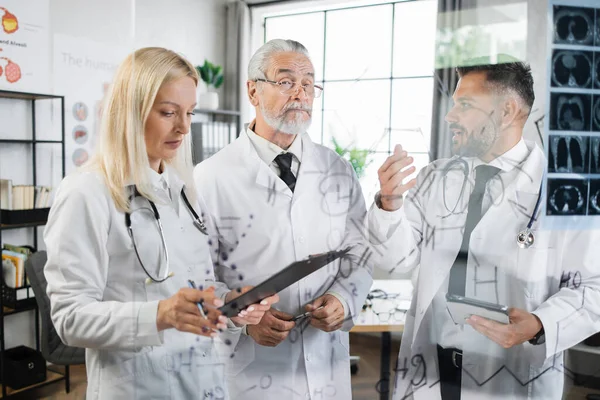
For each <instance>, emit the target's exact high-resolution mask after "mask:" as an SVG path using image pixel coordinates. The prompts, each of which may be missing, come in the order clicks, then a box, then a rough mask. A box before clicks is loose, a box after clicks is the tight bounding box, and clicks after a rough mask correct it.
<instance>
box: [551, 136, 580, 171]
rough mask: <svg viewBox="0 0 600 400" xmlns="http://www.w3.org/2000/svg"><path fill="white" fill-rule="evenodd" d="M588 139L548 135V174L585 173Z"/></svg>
mask: <svg viewBox="0 0 600 400" xmlns="http://www.w3.org/2000/svg"><path fill="white" fill-rule="evenodd" d="M588 160H589V138H588V137H585V136H557V135H550V151H549V154H548V172H560V173H579V174H580V173H587V172H588V171H589V166H588Z"/></svg>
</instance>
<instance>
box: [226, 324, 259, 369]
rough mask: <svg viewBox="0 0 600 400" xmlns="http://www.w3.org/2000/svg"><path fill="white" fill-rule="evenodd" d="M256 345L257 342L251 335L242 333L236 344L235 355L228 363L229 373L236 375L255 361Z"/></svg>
mask: <svg viewBox="0 0 600 400" xmlns="http://www.w3.org/2000/svg"><path fill="white" fill-rule="evenodd" d="M254 346H256V343H255V342H254V339H252V337H250V336H249V335H243V334H242V335H241V336H240V340H239V341H238V342H237V345H236V346H235V350H234V351H233V356H230V358H229V362H228V363H227V375H229V376H236V375H238V374H239V373H240V372H242V371H243V370H244V369H245V368H246V367H247V366H248V365H250V363H251V362H253V361H254Z"/></svg>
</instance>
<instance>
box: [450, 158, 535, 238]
mask: <svg viewBox="0 0 600 400" xmlns="http://www.w3.org/2000/svg"><path fill="white" fill-rule="evenodd" d="M456 164H459V166H460V167H459V168H460V170H462V172H463V174H464V179H463V183H462V187H461V189H460V194H459V198H461V197H462V195H463V192H464V190H465V186H466V183H467V176H468V174H469V164H468V163H467V161H465V160H464V159H462V158H457V159H456V160H454V161H452V162H450V163H449V164H448V165H447V166H446V167H445V168H444V170H443V172H442V174H443V177H444V178H443V179H444V190H443V201H444V207H445V208H446V210H447V211H448V212H450V215H452V214H454V213H455V212H456V208H457V206H458V203H457V204H456V205H455V206H454V208H453V209H452V210H450V208H449V207H448V205H447V203H446V190H445V185H446V176H447V174H448V172H449V171H450V169H452V168H454V167H455V165H456ZM543 181H544V179H543V178H542V182H543ZM541 202H542V184H540V192H539V194H538V198H537V201H536V203H535V208H534V209H533V214H532V215H531V217H530V218H529V222H528V223H527V226H526V227H525V229H522V230H521V231H519V233H518V234H517V246H519V247H520V248H522V249H528V248H530V247H531V246H532V245H533V243H534V242H535V236H534V235H533V230H532V229H531V228H532V227H533V223H534V222H535V220H536V219H537V216H538V215H537V214H538V213H539V208H540V204H541Z"/></svg>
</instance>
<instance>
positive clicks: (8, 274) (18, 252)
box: [2, 243, 32, 289]
mask: <svg viewBox="0 0 600 400" xmlns="http://www.w3.org/2000/svg"><path fill="white" fill-rule="evenodd" d="M31 253H32V249H31V248H29V247H25V246H14V245H12V244H8V243H5V244H4V245H3V248H2V276H3V278H4V282H5V283H6V286H8V287H10V288H14V289H18V288H20V287H23V286H25V284H26V283H27V282H26V281H25V261H27V258H29V256H30V255H31Z"/></svg>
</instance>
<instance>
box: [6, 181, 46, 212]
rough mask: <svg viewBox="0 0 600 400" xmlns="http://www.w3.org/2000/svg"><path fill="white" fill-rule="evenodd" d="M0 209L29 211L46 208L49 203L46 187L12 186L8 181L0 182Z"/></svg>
mask: <svg viewBox="0 0 600 400" xmlns="http://www.w3.org/2000/svg"><path fill="white" fill-rule="evenodd" d="M0 185H1V186H0V189H1V192H0V195H1V197H0V208H1V209H3V210H30V209H34V208H47V207H48V206H49V203H50V192H51V191H52V189H51V188H50V187H48V186H33V185H13V184H12V181H10V180H9V179H2V180H0Z"/></svg>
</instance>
